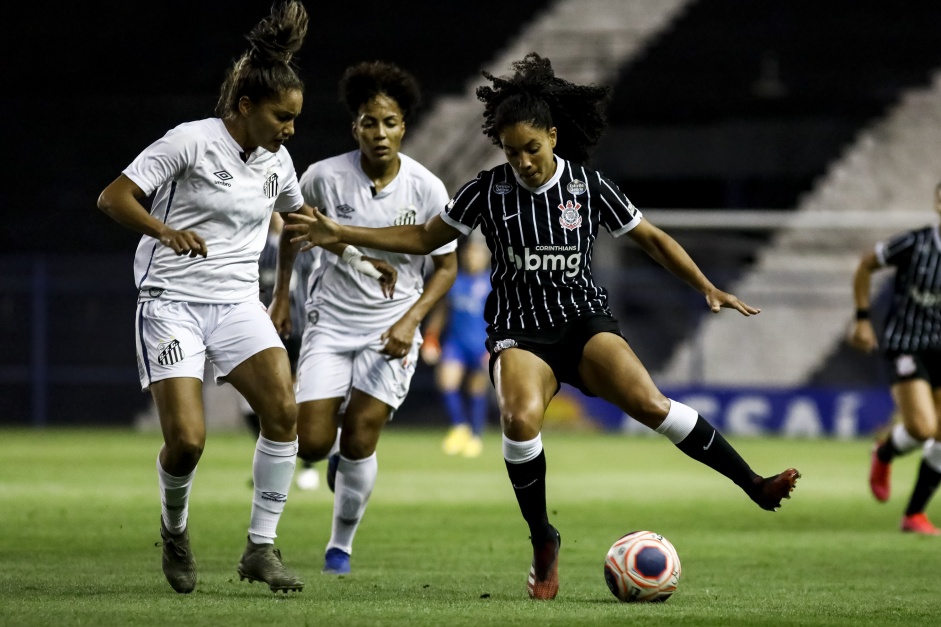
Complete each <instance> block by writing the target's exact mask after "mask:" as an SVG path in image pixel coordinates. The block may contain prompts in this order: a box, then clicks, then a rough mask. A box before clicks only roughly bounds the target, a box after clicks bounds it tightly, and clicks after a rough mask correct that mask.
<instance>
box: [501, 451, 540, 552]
mask: <svg viewBox="0 0 941 627" xmlns="http://www.w3.org/2000/svg"><path fill="white" fill-rule="evenodd" d="M504 461H506V460H504ZM506 471H507V474H508V475H509V476H510V483H511V484H512V485H513V490H514V491H515V492H516V501H517V502H518V503H519V505H520V512H522V514H523V518H524V519H525V520H526V524H528V525H529V535H530V536H531V537H532V540H533V542H540V541H542V540H544V539H545V538H547V537H548V536H549V533H550V532H549V529H550V527H549V514H548V513H547V512H546V453H545V451H540V452H539V455H537V456H536V457H535V458H534V459H531V460H529V461H528V462H523V463H522V464H511V463H510V462H506Z"/></svg>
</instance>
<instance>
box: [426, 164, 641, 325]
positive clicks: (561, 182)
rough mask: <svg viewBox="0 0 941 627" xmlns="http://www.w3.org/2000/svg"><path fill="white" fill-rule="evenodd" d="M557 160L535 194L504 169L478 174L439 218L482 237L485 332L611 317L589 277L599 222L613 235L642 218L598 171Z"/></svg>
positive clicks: (599, 289) (602, 294) (603, 293)
mask: <svg viewBox="0 0 941 627" xmlns="http://www.w3.org/2000/svg"><path fill="white" fill-rule="evenodd" d="M555 160H556V171H555V174H553V176H552V178H550V179H549V180H548V181H547V182H546V183H544V184H543V185H542V186H540V187H539V188H538V189H532V188H529V187H527V186H526V185H524V184H523V183H522V182H521V181H520V180H519V177H517V176H516V173H515V172H514V171H513V168H512V167H510V165H509V164H503V165H500V166H498V167H496V168H493V169H492V170H488V171H486V172H481V173H480V174H479V175H478V176H477V178H476V179H475V180H473V181H471V182H469V183H467V184H465V185H464V186H463V187H462V188H461V190H460V191H459V192H458V193H457V194H456V195H455V196H454V198H452V199H451V201H450V202H449V203H448V205H447V207H446V208H445V210H444V212H443V213H442V214H441V217H442V219H443V220H444V221H445V222H447V223H448V224H450V225H451V226H453V227H454V228H456V229H458V230H459V231H461V232H462V233H464V234H465V235H468V234H470V232H471V231H472V230H473V229H474V228H475V227H477V226H479V227H480V230H481V233H483V235H484V236H485V238H486V240H487V245H488V246H489V248H490V265H491V271H490V284H491V286H492V288H493V289H492V290H491V292H490V296H489V298H488V299H487V305H486V308H485V310H484V317H485V318H486V319H487V322H488V324H489V325H490V328H489V330H490V332H504V331H520V330H527V331H532V330H538V329H545V328H550V327H553V326H556V325H559V324H563V323H565V322H568V321H571V320H574V319H576V318H578V317H580V316H584V315H586V314H591V313H610V312H609V311H608V296H607V292H606V291H605V290H604V288H603V287H601V286H599V285H596V284H595V282H594V279H593V278H592V273H591V262H592V246H593V244H594V241H595V238H596V237H597V236H598V227H599V225H603V226H604V227H605V228H606V229H607V230H608V231H609V232H610V233H611V234H612V235H613V236H614V237H618V236H620V235H623V234H624V233H626V232H628V231H630V230H631V229H633V228H634V227H635V226H637V225H638V224H639V223H640V220H641V213H640V211H639V210H638V209H637V208H636V207H634V205H632V204H631V201H630V200H628V199H627V197H626V196H625V195H624V194H623V193H621V191H620V190H619V189H618V187H617V185H615V184H614V183H613V182H611V181H610V180H609V179H607V178H606V177H604V176H603V175H602V174H601V173H600V172H597V171H595V170H592V169H589V168H587V167H584V166H582V165H579V164H575V163H570V162H566V161H565V160H563V159H561V158H560V157H559V156H558V155H556V157H555Z"/></svg>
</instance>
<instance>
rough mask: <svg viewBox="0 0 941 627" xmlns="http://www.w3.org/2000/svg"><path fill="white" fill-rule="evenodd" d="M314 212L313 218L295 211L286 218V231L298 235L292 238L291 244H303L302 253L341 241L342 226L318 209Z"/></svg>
mask: <svg viewBox="0 0 941 627" xmlns="http://www.w3.org/2000/svg"><path fill="white" fill-rule="evenodd" d="M313 210H314V215H313V217H311V216H306V215H304V214H302V213H300V212H299V211H295V212H294V213H289V214H287V216H285V218H284V221H285V224H284V230H285V231H288V232H289V233H297V235H296V236H295V237H292V238H291V243H292V244H301V243H303V244H304V247H303V248H301V250H302V251H306V250H310V249H311V248H313V247H314V246H326V245H328V244H336V243H337V242H339V241H340V225H339V224H337V223H336V222H334V221H333V220H331V219H330V218H328V217H327V216H325V215H324V214H322V213H320V210H318V209H317V208H316V207H314V208H313Z"/></svg>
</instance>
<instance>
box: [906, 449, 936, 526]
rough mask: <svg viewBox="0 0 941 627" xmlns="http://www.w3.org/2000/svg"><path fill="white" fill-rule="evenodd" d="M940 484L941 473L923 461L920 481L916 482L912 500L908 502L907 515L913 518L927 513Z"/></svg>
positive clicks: (919, 473) (919, 471) (919, 475)
mask: <svg viewBox="0 0 941 627" xmlns="http://www.w3.org/2000/svg"><path fill="white" fill-rule="evenodd" d="M939 483H941V472H938V471H937V470H935V469H934V468H932V467H931V466H929V465H928V464H927V463H926V462H925V460H921V467H920V468H919V469H918V479H916V480H915V489H914V490H912V498H911V499H909V501H908V507H907V508H906V509H905V515H906V516H911V515H912V514H918V513H920V512H923V511H925V508H926V507H928V501H930V500H931V497H932V496H934V493H935V490H937V489H938V484H939Z"/></svg>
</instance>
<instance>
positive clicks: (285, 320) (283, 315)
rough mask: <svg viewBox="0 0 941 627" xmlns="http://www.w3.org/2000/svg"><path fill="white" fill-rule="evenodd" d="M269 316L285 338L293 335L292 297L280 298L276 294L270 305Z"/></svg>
mask: <svg viewBox="0 0 941 627" xmlns="http://www.w3.org/2000/svg"><path fill="white" fill-rule="evenodd" d="M268 317H269V318H271V323H272V324H274V328H275V331H277V332H278V335H280V336H281V337H282V338H283V339H287V338H289V337H291V299H290V297H288V298H278V296H277V295H276V296H275V297H274V298H272V299H271V304H270V305H268Z"/></svg>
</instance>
